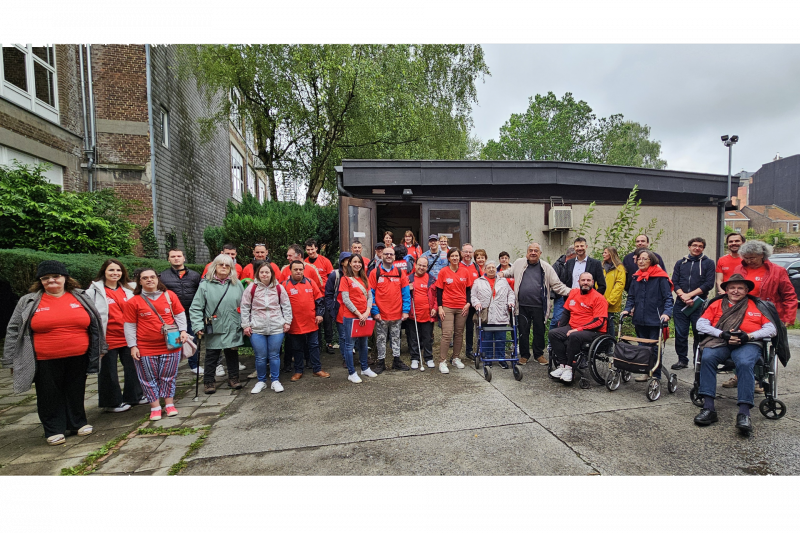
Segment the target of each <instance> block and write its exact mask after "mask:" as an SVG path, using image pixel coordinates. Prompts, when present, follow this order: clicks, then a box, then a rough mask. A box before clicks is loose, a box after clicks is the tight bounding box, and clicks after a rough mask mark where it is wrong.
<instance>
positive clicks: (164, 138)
mask: <svg viewBox="0 0 800 533" xmlns="http://www.w3.org/2000/svg"><path fill="white" fill-rule="evenodd" d="M161 146H163V147H164V148H166V149H169V111H167V110H166V109H164V108H163V107H162V108H161Z"/></svg>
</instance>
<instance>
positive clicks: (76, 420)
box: [3, 261, 105, 446]
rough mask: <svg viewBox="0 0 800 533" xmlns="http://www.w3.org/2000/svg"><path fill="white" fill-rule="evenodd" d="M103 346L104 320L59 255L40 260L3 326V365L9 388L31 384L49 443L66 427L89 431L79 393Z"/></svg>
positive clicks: (58, 439)
mask: <svg viewBox="0 0 800 533" xmlns="http://www.w3.org/2000/svg"><path fill="white" fill-rule="evenodd" d="M104 351H105V342H104V340H103V325H102V320H101V319H100V315H99V313H98V312H97V309H96V308H95V306H94V304H93V303H92V300H91V299H90V298H88V297H87V296H86V294H85V293H84V291H83V290H81V288H80V286H79V285H78V282H77V281H75V280H74V279H72V278H71V277H70V276H69V274H68V273H67V269H66V267H65V266H64V264H63V263H60V262H59V261H42V262H41V263H39V266H38V268H37V270H36V283H34V285H33V286H32V287H31V290H30V293H29V294H26V295H25V296H23V297H22V298H20V300H19V302H18V303H17V307H16V308H15V309H14V313H13V315H12V316H11V320H10V321H9V323H8V330H7V332H6V341H5V353H4V358H3V366H5V367H6V368H8V367H11V368H12V372H13V374H14V392H15V393H17V394H19V393H22V392H25V391H27V390H28V389H30V387H31V383H35V384H36V406H37V410H38V413H39V420H41V422H42V426H43V427H44V435H45V437H46V438H47V443H48V444H50V445H53V446H55V445H58V444H63V443H64V442H65V440H66V439H65V434H66V432H67V430H69V431H72V432H76V433H77V434H78V436H81V437H83V436H86V435H89V434H90V433H91V432H92V426H90V425H89V424H88V423H87V420H86V410H85V409H84V406H83V398H84V394H85V392H86V374H94V373H97V363H98V360H99V359H100V355H101V354H102V353H103V352H104Z"/></svg>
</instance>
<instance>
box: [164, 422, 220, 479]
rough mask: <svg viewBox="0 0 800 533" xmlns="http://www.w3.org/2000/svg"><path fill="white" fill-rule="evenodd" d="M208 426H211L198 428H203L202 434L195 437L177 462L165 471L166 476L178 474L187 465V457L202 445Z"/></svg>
mask: <svg viewBox="0 0 800 533" xmlns="http://www.w3.org/2000/svg"><path fill="white" fill-rule="evenodd" d="M210 428H211V426H205V427H202V428H200V429H202V430H205V431H204V432H203V434H202V435H200V436H199V437H197V440H196V441H194V442H193V443H192V444H191V445H190V446H189V449H188V450H187V451H186V453H185V454H183V457H181V460H180V461H178V462H177V463H175V464H174V465H172V466H171V467H170V468H169V470H168V471H167V475H168V476H175V475H177V474H179V473H180V472H181V471H182V470H183V469H184V468H186V467H187V466H189V465H188V463H187V462H186V459H187V458H188V457H190V456H191V455H192V454H194V453H195V452H196V451H197V450H199V449H200V448H201V447H202V446H203V444H205V440H206V438H207V437H208V430H209V429H210Z"/></svg>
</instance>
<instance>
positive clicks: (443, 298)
mask: <svg viewBox="0 0 800 533" xmlns="http://www.w3.org/2000/svg"><path fill="white" fill-rule="evenodd" d="M447 260H448V261H449V263H450V264H449V265H448V266H447V267H446V268H443V269H442V270H440V271H439V277H438V278H437V280H436V302H437V304H438V305H439V318H441V319H442V342H441V344H440V345H439V371H440V372H441V373H442V374H448V373H450V370H449V369H448V368H447V352H448V350H449V349H450V341H451V340H452V341H453V364H454V365H456V368H464V363H462V362H461V357H460V355H461V344H462V342H463V339H464V326H465V325H466V323H467V314H469V298H470V288H471V287H472V274H471V273H470V272H469V270H468V267H465V266H464V265H462V264H461V252H460V251H459V250H458V248H451V249H450V251H448V252H447ZM469 268H472V267H469Z"/></svg>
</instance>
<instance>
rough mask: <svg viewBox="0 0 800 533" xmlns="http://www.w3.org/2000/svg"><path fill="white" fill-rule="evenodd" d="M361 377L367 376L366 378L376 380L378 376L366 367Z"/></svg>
mask: <svg viewBox="0 0 800 533" xmlns="http://www.w3.org/2000/svg"><path fill="white" fill-rule="evenodd" d="M361 375H362V376H367V377H368V378H377V377H378V374H376V373H375V372H373V370H372V369H371V368H370V367H367V369H366V370H362V371H361Z"/></svg>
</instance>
